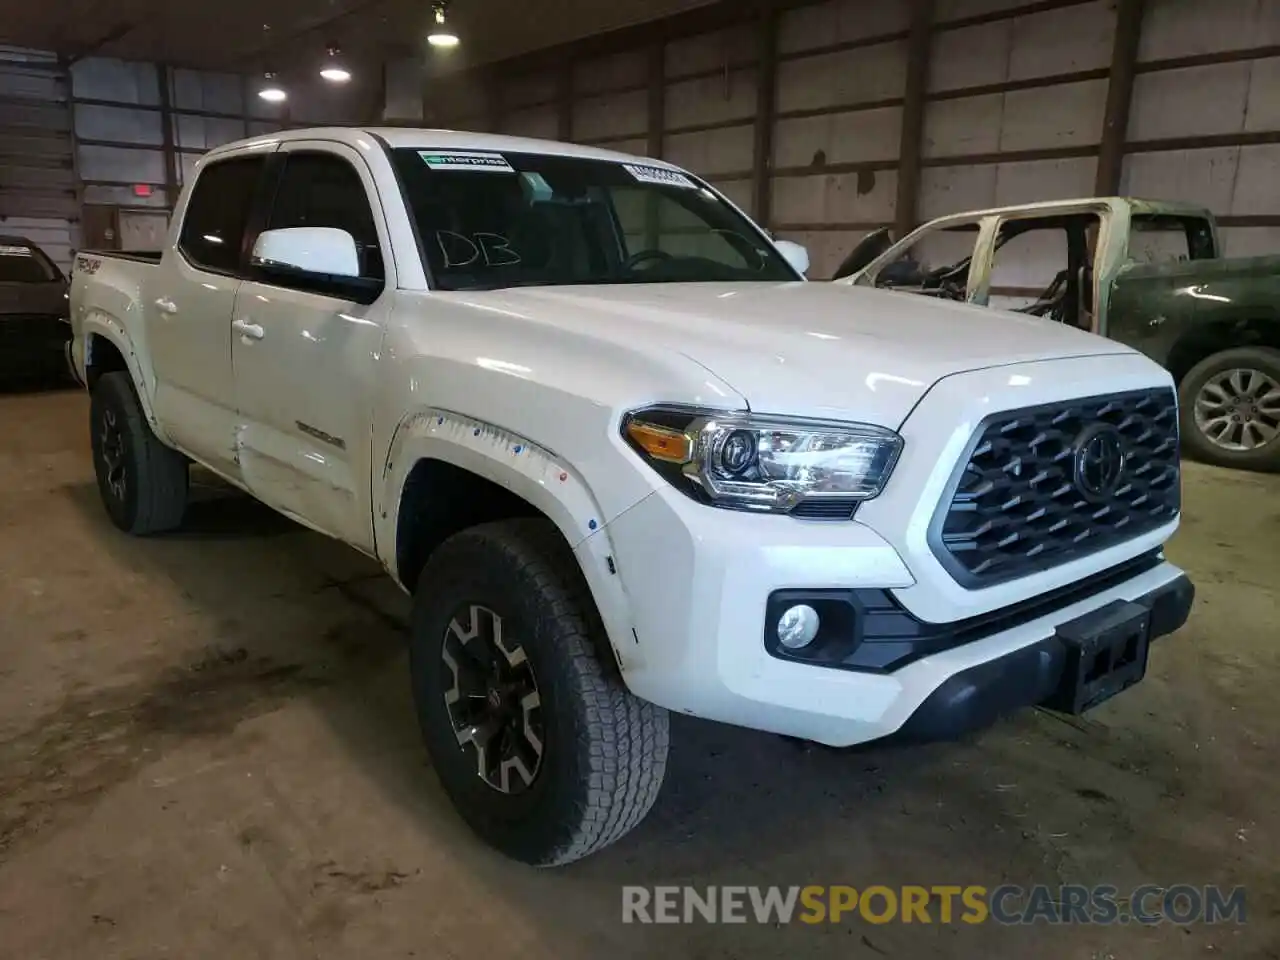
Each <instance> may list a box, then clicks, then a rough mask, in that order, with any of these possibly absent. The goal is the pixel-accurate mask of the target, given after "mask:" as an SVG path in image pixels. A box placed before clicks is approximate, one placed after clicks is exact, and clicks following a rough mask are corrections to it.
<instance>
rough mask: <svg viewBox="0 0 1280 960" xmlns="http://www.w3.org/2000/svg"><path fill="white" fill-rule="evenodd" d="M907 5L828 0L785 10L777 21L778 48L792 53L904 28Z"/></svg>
mask: <svg viewBox="0 0 1280 960" xmlns="http://www.w3.org/2000/svg"><path fill="white" fill-rule="evenodd" d="M909 9H910V8H909V5H908V4H906V3H867V2H865V0H830V2H828V3H819V4H814V5H812V6H802V7H798V8H795V9H792V10H787V11H785V12H784V13H783V14H782V17H781V19H780V21H779V24H778V49H779V50H780V51H781V52H782V53H794V52H796V51H801V50H812V49H814V48H815V47H825V46H830V45H832V44H837V43H848V42H850V41H856V40H863V39H866V38H868V37H880V36H884V35H885V34H890V33H896V32H899V31H905V30H906V29H907V24H908V20H909V17H910V13H909Z"/></svg>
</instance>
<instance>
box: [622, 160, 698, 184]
mask: <svg viewBox="0 0 1280 960" xmlns="http://www.w3.org/2000/svg"><path fill="white" fill-rule="evenodd" d="M622 168H623V169H624V170H626V171H627V173H629V174H631V175H632V176H633V177H635V178H636V179H637V180H639V181H640V182H641V183H656V184H658V185H659V186H663V187H684V188H685V189H686V190H697V189H698V185H697V184H696V183H694V182H693V181H692V180H690V179H689V178H688V177H686V176H685V175H684V174H683V173H680V172H679V171H676V170H667V169H666V168H664V167H642V166H640V164H638V163H624V164H623V165H622Z"/></svg>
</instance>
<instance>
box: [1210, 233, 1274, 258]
mask: <svg viewBox="0 0 1280 960" xmlns="http://www.w3.org/2000/svg"><path fill="white" fill-rule="evenodd" d="M1218 233H1219V236H1220V237H1221V239H1222V250H1223V253H1225V254H1226V255H1227V256H1228V257H1270V256H1275V255H1276V254H1278V253H1280V227H1221V228H1219V231H1218Z"/></svg>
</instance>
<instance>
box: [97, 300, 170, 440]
mask: <svg viewBox="0 0 1280 960" xmlns="http://www.w3.org/2000/svg"><path fill="white" fill-rule="evenodd" d="M95 336H98V337H102V338H103V339H104V340H106V341H108V342H109V343H111V344H112V345H113V346H114V347H115V348H116V349H117V350H119V351H120V356H122V357H124V362H125V366H126V367H127V368H128V370H129V376H130V378H131V379H132V380H133V387H134V392H135V393H137V395H138V402H139V403H141V404H142V412H143V415H144V416H146V418H147V423H148V424H150V426H151V429H152V430H156V431H157V433H158V432H159V429H158V428H159V424H158V423H157V421H156V415H155V411H154V410H153V409H152V406H151V390H150V389H149V385H148V382H147V379H146V377H145V376H144V375H143V370H142V361H141V360H139V359H138V352H137V350H136V349H135V348H134V345H133V339H132V338H131V337H130V336H129V332H128V331H127V330H126V329H125V328H124V325H123V324H121V323H120V321H118V320H117V319H116V318H115V317H113V316H111V315H110V314H106V313H101V312H98V311H94V312H93V313H90V314H88V315H86V316H85V318H84V321H83V324H82V326H81V328H80V338H81V339H82V340H83V342H84V348H83V354H84V356H83V359H82V365H83V368H84V378H83V379H84V382H85V385H86V386H88V383H89V366H90V365H91V364H92V363H93V357H92V356H91V355H90V350H89V345H90V343H91V342H92V338H93V337H95Z"/></svg>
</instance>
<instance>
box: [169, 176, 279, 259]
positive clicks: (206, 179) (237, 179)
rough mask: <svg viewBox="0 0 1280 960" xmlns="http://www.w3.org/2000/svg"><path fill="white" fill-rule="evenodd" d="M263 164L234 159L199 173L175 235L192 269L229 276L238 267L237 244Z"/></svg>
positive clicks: (238, 254) (242, 231)
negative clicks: (180, 228)
mask: <svg viewBox="0 0 1280 960" xmlns="http://www.w3.org/2000/svg"><path fill="white" fill-rule="evenodd" d="M265 162H266V158H265V157H261V156H258V157H236V158H234V159H231V160H223V161H221V162H219V163H212V164H210V165H209V166H207V167H205V168H204V169H203V170H201V171H200V178H199V179H198V180H197V181H196V185H195V188H194V190H193V192H192V194H191V199H190V201H189V202H188V203H187V212H186V218H185V219H184V220H183V221H182V233H181V234H179V236H178V246H179V248H181V250H182V252H183V253H185V254H186V255H187V258H188V259H189V260H190V261H191V262H192V263H194V264H195V265H196V266H199V267H206V268H208V269H209V270H216V271H218V272H220V273H233V272H235V270H236V268H237V267H238V266H239V265H240V244H241V242H242V241H243V240H244V231H245V227H246V226H247V225H248V222H249V210H250V208H251V207H252V205H253V195H254V191H255V189H256V188H257V186H258V178H259V176H260V175H261V173H262V166H263V164H264V163H265Z"/></svg>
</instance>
